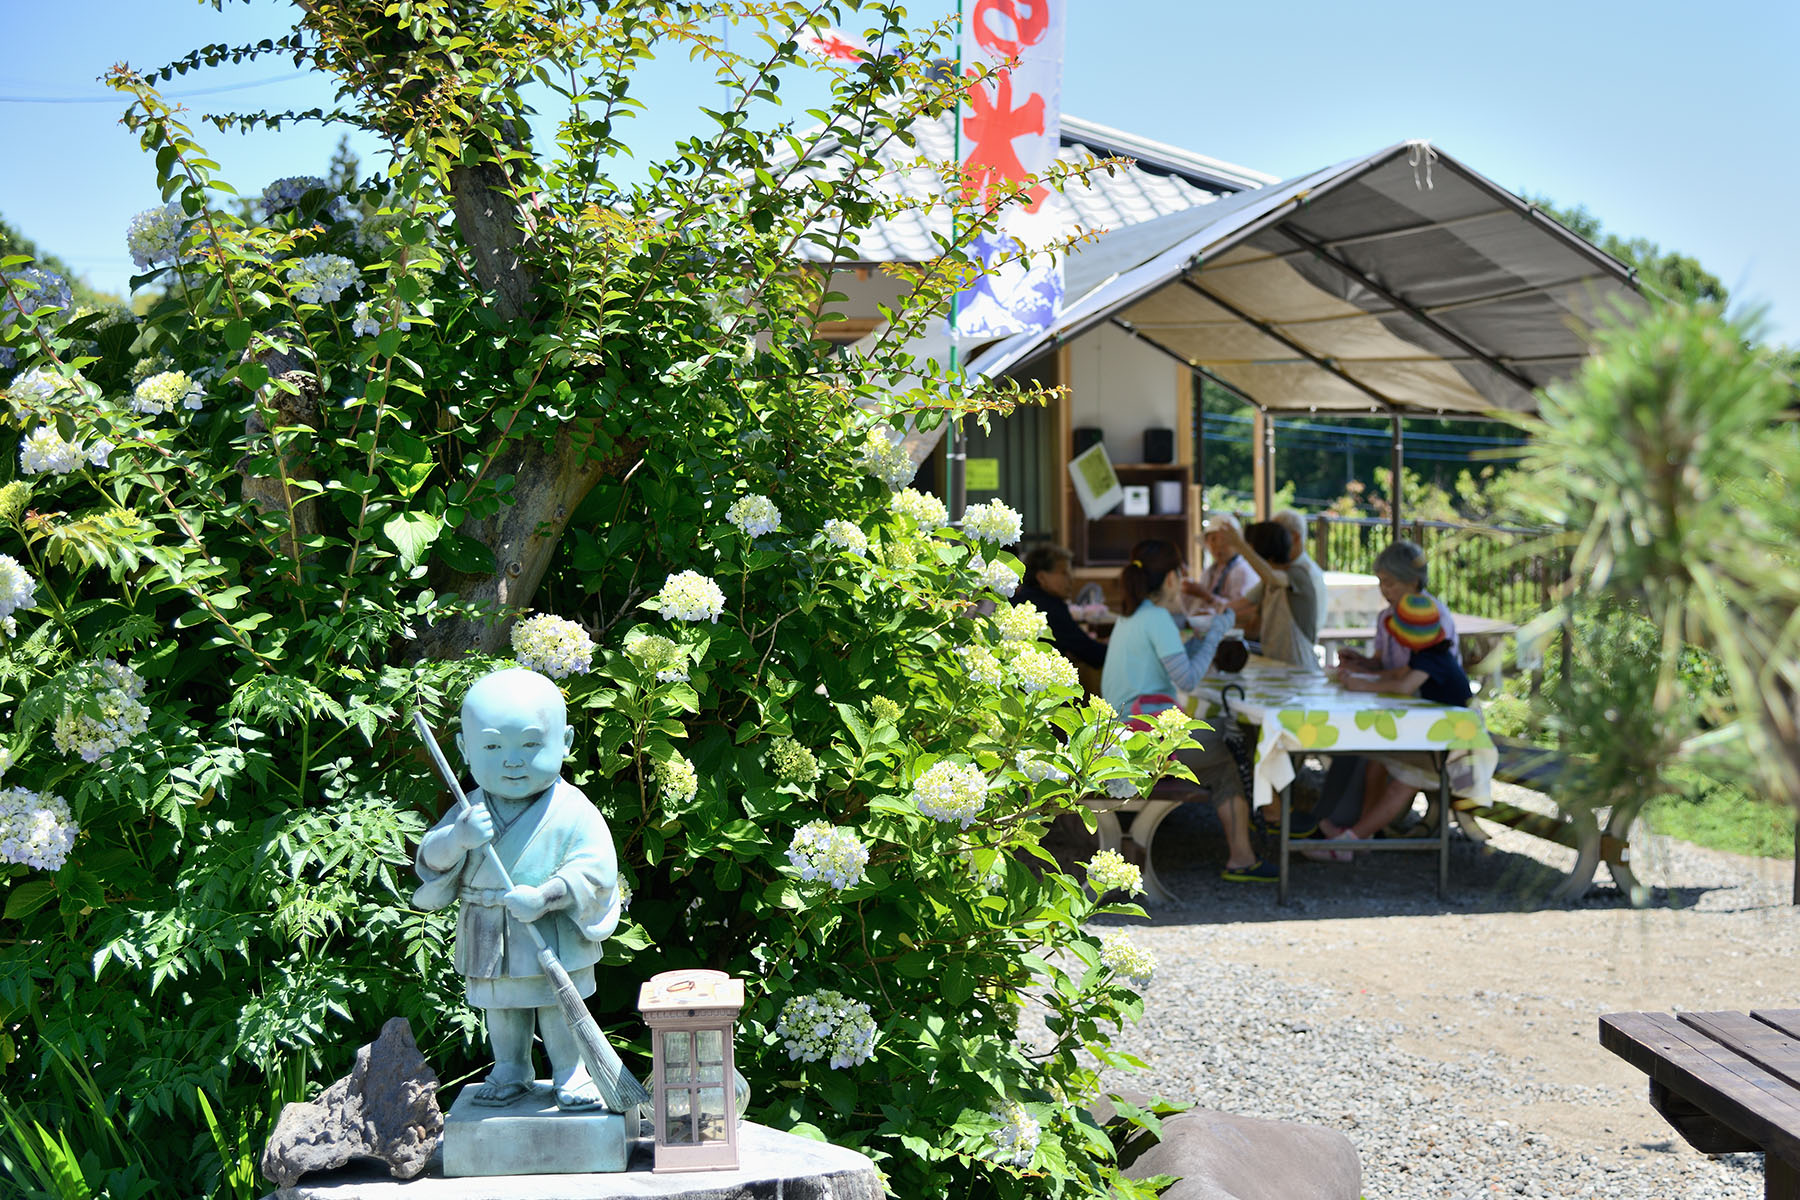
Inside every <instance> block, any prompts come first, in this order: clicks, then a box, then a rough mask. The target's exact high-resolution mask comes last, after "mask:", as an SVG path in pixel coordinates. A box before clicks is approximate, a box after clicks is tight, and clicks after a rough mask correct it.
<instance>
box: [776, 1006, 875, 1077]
mask: <svg viewBox="0 0 1800 1200" xmlns="http://www.w3.org/2000/svg"><path fill="white" fill-rule="evenodd" d="M775 1036H776V1037H778V1038H780V1039H781V1045H782V1048H783V1049H785V1050H786V1051H787V1054H788V1058H789V1060H790V1061H804V1062H818V1061H819V1060H820V1059H821V1058H825V1059H829V1060H830V1063H831V1066H832V1067H833V1068H834V1069H836V1070H842V1069H843V1068H845V1067H855V1066H860V1065H862V1064H863V1063H865V1062H868V1061H869V1058H870V1056H871V1055H873V1054H874V1053H875V1018H874V1017H873V1016H872V1015H871V1014H870V1011H869V1006H868V1005H867V1004H864V1003H863V1002H862V1001H860V1000H852V999H850V998H849V997H848V996H846V995H844V994H843V993H842V992H834V991H831V990H830V989H828V988H827V989H821V990H820V991H817V992H813V993H812V994H811V995H806V996H795V997H794V998H793V999H791V1000H789V1001H788V1002H787V1003H786V1004H784V1005H782V1006H781V1018H780V1019H779V1020H778V1021H777V1022H776V1024H775Z"/></svg>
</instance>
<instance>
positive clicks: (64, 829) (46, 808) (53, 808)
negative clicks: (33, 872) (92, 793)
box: [0, 788, 80, 871]
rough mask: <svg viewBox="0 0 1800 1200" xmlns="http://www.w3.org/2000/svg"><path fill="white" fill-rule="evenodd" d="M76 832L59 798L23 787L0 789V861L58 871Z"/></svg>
mask: <svg viewBox="0 0 1800 1200" xmlns="http://www.w3.org/2000/svg"><path fill="white" fill-rule="evenodd" d="M79 832H80V830H79V829H78V828H76V825H75V816H74V814H73V813H71V812H70V811H69V806H68V804H66V803H65V802H64V801H63V799H62V797H60V796H57V795H54V794H52V793H48V792H46V793H45V794H43V795H41V796H40V795H39V794H38V793H36V792H31V791H27V790H25V789H24V788H6V789H4V790H0V862H9V863H18V864H19V865H20V866H25V867H36V868H37V869H38V870H40V871H55V870H60V869H61V867H62V865H63V864H64V863H66V862H68V861H69V851H70V850H72V849H74V847H75V835H76V834H77V833H79Z"/></svg>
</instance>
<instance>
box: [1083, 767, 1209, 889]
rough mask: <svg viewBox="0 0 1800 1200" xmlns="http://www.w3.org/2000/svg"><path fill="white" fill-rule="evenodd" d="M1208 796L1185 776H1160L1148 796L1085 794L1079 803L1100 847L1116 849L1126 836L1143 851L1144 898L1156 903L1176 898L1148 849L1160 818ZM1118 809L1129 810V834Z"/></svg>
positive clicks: (1154, 836)
mask: <svg viewBox="0 0 1800 1200" xmlns="http://www.w3.org/2000/svg"><path fill="white" fill-rule="evenodd" d="M1209 799H1210V797H1209V796H1208V795H1207V792H1206V789H1204V788H1199V787H1195V786H1194V785H1193V784H1191V783H1189V782H1188V781H1187V780H1185V779H1162V780H1159V781H1158V782H1157V784H1156V786H1154V787H1152V788H1151V789H1150V794H1149V795H1148V796H1130V797H1127V798H1125V799H1122V800H1119V799H1114V798H1113V797H1111V796H1086V797H1083V798H1082V801H1081V803H1082V806H1083V807H1084V808H1087V809H1088V810H1090V811H1091V812H1093V814H1094V820H1095V826H1094V832H1095V834H1096V836H1098V837H1099V839H1100V849H1102V850H1118V849H1119V848H1120V846H1121V845H1123V843H1124V840H1125V838H1126V837H1127V836H1129V837H1130V838H1131V840H1132V842H1133V843H1134V844H1135V845H1136V846H1137V848H1138V849H1139V850H1141V851H1142V852H1143V855H1144V863H1143V867H1142V868H1141V869H1142V870H1143V873H1144V897H1145V899H1147V900H1151V901H1154V902H1156V903H1159V904H1172V903H1174V901H1175V899H1176V896H1175V893H1174V892H1171V891H1170V890H1169V889H1168V887H1167V886H1166V885H1164V883H1163V881H1162V878H1161V876H1159V875H1157V873H1156V856H1155V854H1153V853H1152V851H1151V845H1152V843H1153V842H1155V840H1156V830H1157V827H1158V826H1160V825H1161V824H1162V823H1163V818H1165V817H1167V816H1168V815H1169V814H1170V813H1172V812H1174V811H1175V810H1176V809H1177V808H1179V807H1181V806H1182V805H1183V804H1191V803H1195V802H1198V801H1204V800H1209ZM1120 813H1131V814H1133V816H1132V818H1131V832H1130V834H1129V835H1128V834H1126V833H1125V832H1124V829H1123V827H1122V826H1121V825H1120V824H1119V814H1120Z"/></svg>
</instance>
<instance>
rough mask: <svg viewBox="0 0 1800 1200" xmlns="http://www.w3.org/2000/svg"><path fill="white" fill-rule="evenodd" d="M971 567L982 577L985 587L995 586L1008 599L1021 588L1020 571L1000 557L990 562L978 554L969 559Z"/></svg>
mask: <svg viewBox="0 0 1800 1200" xmlns="http://www.w3.org/2000/svg"><path fill="white" fill-rule="evenodd" d="M969 569H970V570H971V571H974V572H975V574H976V575H977V576H979V577H980V579H981V584H982V586H983V587H990V588H993V589H994V590H995V591H996V592H999V593H1000V594H1001V595H1002V596H1005V597H1007V598H1008V599H1011V598H1012V594H1013V593H1014V592H1016V591H1018V590H1019V573H1018V572H1017V571H1015V570H1013V569H1012V568H1011V567H1009V566H1007V565H1006V564H1005V563H1003V562H1001V561H999V560H998V559H996V560H994V561H993V562H988V561H987V560H985V559H984V558H982V557H981V555H979V554H977V555H976V556H975V557H974V558H972V559H970V560H969Z"/></svg>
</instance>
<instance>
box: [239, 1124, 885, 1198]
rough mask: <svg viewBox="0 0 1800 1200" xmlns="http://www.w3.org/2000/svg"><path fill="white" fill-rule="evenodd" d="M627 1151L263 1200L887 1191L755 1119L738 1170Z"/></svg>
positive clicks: (319, 1180)
mask: <svg viewBox="0 0 1800 1200" xmlns="http://www.w3.org/2000/svg"><path fill="white" fill-rule="evenodd" d="M490 1111H493V1110H490ZM452 1112H454V1109H453V1110H452ZM629 1148H630V1152H631V1154H630V1159H629V1161H630V1169H629V1170H627V1171H620V1172H612V1173H608V1174H600V1175H505V1176H491V1175H490V1176H463V1177H460V1178H455V1179H451V1178H447V1177H446V1176H445V1175H444V1171H443V1167H442V1165H441V1163H439V1162H438V1161H437V1160H435V1159H434V1160H433V1162H432V1163H431V1165H430V1166H429V1167H428V1168H427V1169H426V1171H425V1173H424V1174H423V1175H421V1176H419V1177H418V1178H417V1179H414V1180H411V1181H409V1182H405V1183H402V1182H400V1181H398V1180H394V1179H390V1178H387V1177H386V1176H385V1175H384V1174H378V1173H376V1172H375V1171H361V1170H344V1171H334V1172H331V1173H330V1174H325V1175H308V1176H306V1177H305V1178H303V1179H302V1180H301V1181H300V1182H299V1183H298V1184H296V1185H295V1186H293V1187H289V1188H282V1189H281V1190H280V1191H277V1192H271V1193H270V1194H269V1195H268V1196H266V1197H265V1198H264V1200H639V1198H644V1197H658V1198H661V1200H882V1198H883V1196H884V1195H885V1193H884V1192H883V1191H882V1187H881V1175H880V1173H879V1172H878V1171H876V1169H875V1164H874V1163H872V1162H870V1161H869V1160H868V1159H867V1158H865V1157H863V1156H862V1155H861V1154H858V1153H857V1152H856V1151H854V1150H846V1149H844V1148H843V1147H841V1146H832V1145H829V1144H827V1143H825V1142H815V1141H813V1140H812V1139H810V1138H803V1137H796V1136H794V1135H793V1134H791V1133H779V1132H777V1131H776V1130H773V1129H770V1128H769V1127H768V1126H766V1125H757V1124H755V1123H753V1122H750V1121H740V1122H739V1123H738V1169H737V1170H735V1171H696V1172H693V1173H691V1174H681V1175H653V1174H651V1172H650V1165H651V1160H652V1157H653V1152H652V1147H651V1142H650V1139H648V1138H640V1139H637V1140H635V1141H633V1142H631V1143H630V1147H629Z"/></svg>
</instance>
